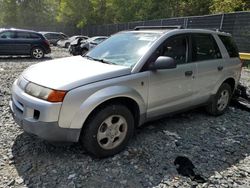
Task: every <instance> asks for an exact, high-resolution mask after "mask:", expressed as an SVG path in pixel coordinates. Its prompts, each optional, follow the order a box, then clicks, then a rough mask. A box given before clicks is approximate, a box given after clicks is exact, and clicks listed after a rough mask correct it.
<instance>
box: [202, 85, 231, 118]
mask: <svg viewBox="0 0 250 188" xmlns="http://www.w3.org/2000/svg"><path fill="white" fill-rule="evenodd" d="M231 96H232V89H231V86H230V85H229V84H227V83H223V84H222V85H221V86H220V88H219V90H218V91H217V93H216V95H215V96H214V98H213V100H212V102H211V103H210V104H209V105H208V106H207V111H208V112H209V113H210V114H211V115H214V116H219V115H222V114H223V113H224V112H225V111H226V110H227V108H228V106H229V102H230V100H231Z"/></svg>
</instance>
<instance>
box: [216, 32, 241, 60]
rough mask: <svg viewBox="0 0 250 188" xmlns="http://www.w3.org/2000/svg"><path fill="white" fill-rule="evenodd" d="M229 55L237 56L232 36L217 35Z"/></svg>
mask: <svg viewBox="0 0 250 188" xmlns="http://www.w3.org/2000/svg"><path fill="white" fill-rule="evenodd" d="M219 37H220V39H221V41H222V42H223V44H224V46H225V47H226V49H227V52H228V54H229V56H230V57H239V52H238V48H237V46H236V44H235V42H234V40H233V38H232V37H229V36H222V35H219Z"/></svg>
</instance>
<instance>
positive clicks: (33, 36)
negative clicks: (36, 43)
mask: <svg viewBox="0 0 250 188" xmlns="http://www.w3.org/2000/svg"><path fill="white" fill-rule="evenodd" d="M30 38H32V39H40V38H41V37H40V36H39V35H37V34H35V33H30Z"/></svg>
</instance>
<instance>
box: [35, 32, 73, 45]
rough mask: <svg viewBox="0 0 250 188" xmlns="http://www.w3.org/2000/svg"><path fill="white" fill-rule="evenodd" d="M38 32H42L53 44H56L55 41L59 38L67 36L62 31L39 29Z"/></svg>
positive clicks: (63, 38)
mask: <svg viewBox="0 0 250 188" xmlns="http://www.w3.org/2000/svg"><path fill="white" fill-rule="evenodd" d="M39 33H41V34H43V35H44V36H45V38H46V39H48V41H49V42H50V44H52V45H53V46H57V42H58V41H59V40H67V39H68V38H69V37H68V36H67V35H66V34H64V33H62V32H47V31H40V32H39Z"/></svg>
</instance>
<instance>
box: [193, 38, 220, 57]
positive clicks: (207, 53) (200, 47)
mask: <svg viewBox="0 0 250 188" xmlns="http://www.w3.org/2000/svg"><path fill="white" fill-rule="evenodd" d="M220 58H222V56H221V53H220V50H219V47H218V45H217V43H216V41H215V39H214V37H213V36H212V35H210V34H193V35H192V61H204V60H213V59H220Z"/></svg>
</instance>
